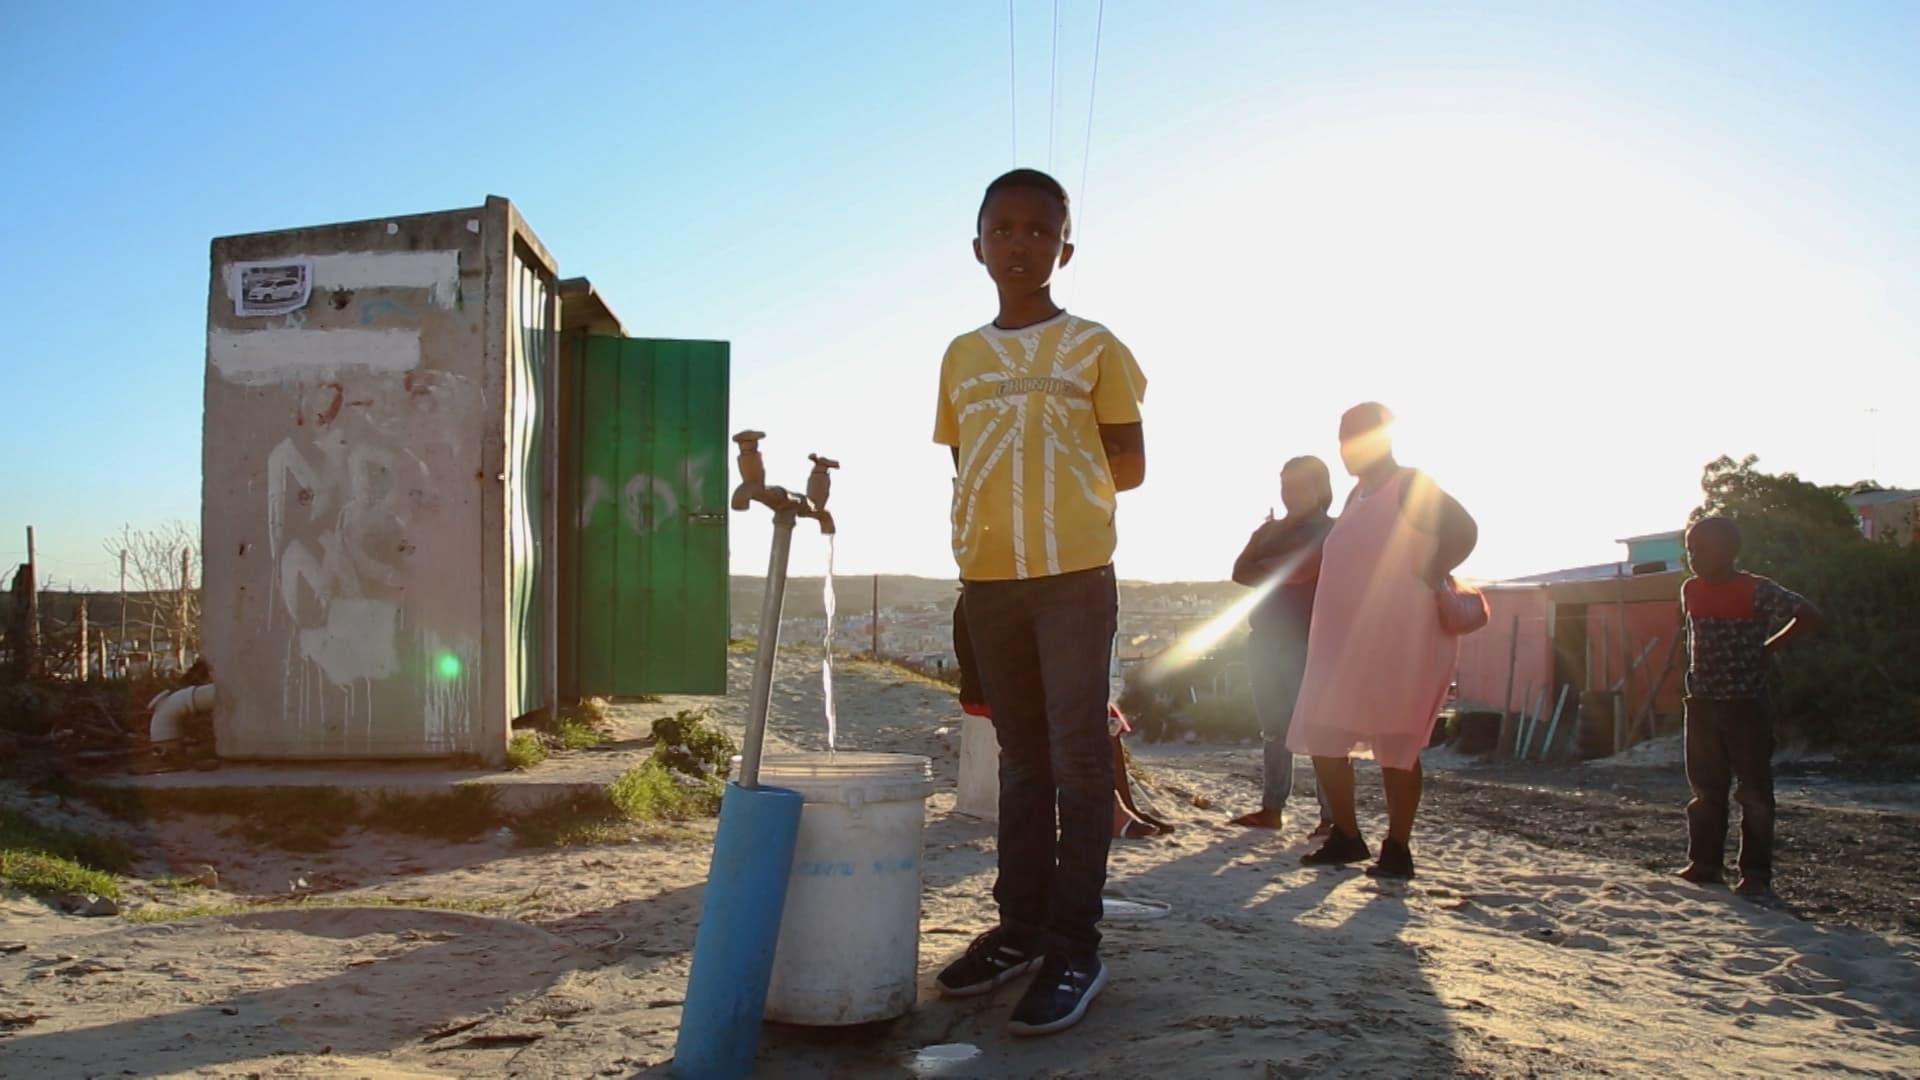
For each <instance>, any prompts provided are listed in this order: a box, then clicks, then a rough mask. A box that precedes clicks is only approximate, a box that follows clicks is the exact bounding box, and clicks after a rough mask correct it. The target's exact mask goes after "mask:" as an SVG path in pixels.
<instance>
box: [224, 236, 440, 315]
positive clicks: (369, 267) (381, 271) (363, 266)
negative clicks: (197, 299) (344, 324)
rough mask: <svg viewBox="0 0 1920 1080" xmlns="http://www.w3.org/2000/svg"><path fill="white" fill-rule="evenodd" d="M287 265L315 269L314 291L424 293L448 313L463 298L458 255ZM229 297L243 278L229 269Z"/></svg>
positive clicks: (368, 255)
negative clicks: (309, 266)
mask: <svg viewBox="0 0 1920 1080" xmlns="http://www.w3.org/2000/svg"><path fill="white" fill-rule="evenodd" d="M286 261H287V262H297V261H305V262H307V263H310V264H312V266H313V287H314V290H315V291H319V290H322V289H425V290H427V299H428V302H430V303H432V304H433V306H434V307H437V308H440V309H442V310H447V309H450V308H452V307H453V305H454V301H455V300H457V299H459V296H460V253H459V252H458V251H349V252H345V253H343V254H339V255H289V256H287V258H286ZM226 278H227V296H228V298H229V299H231V300H234V301H235V302H236V303H237V302H238V300H239V296H240V275H239V274H238V273H236V272H235V270H234V268H233V267H228V268H227V273H226Z"/></svg>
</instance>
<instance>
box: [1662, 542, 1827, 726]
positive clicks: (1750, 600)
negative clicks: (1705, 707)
mask: <svg viewBox="0 0 1920 1080" xmlns="http://www.w3.org/2000/svg"><path fill="white" fill-rule="evenodd" d="M1680 604H1681V606H1682V607H1683V608H1685V609H1686V613H1687V637H1688V639H1689V641H1691V642H1692V648H1691V649H1689V650H1688V652H1689V656H1688V664H1687V696H1689V697H1695V698H1700V699H1702V700H1706V701H1739V700H1743V699H1746V698H1757V697H1760V696H1762V695H1763V694H1764V692H1765V679H1766V663H1765V661H1766V644H1767V638H1768V637H1769V636H1770V635H1771V634H1772V633H1773V632H1774V630H1775V629H1776V628H1777V627H1778V626H1779V625H1780V624H1782V623H1785V622H1786V621H1787V620H1789V619H1791V618H1793V617H1794V616H1795V615H1796V614H1798V613H1799V611H1800V608H1801V607H1802V606H1803V605H1805V604H1806V601H1805V600H1804V599H1802V598H1801V597H1800V595H1799V594H1798V593H1795V592H1791V591H1789V590H1787V589H1783V588H1781V587H1780V586H1779V585H1777V584H1775V583H1774V582H1772V581H1770V580H1769V579H1767V578H1763V577H1760V576H1758V575H1755V574H1749V573H1746V572H1744V571H1743V572H1741V573H1738V574H1735V575H1734V576H1733V577H1731V578H1728V579H1727V580H1725V581H1708V580H1707V579H1705V578H1697V577H1696V578H1688V579H1687V582H1686V584H1685V585H1682V586H1681V587H1680Z"/></svg>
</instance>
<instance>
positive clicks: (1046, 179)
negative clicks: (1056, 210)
mask: <svg viewBox="0 0 1920 1080" xmlns="http://www.w3.org/2000/svg"><path fill="white" fill-rule="evenodd" d="M1015 188H1025V189H1026V190H1028V191H1038V192H1040V193H1042V194H1044V195H1051V196H1053V197H1054V198H1056V199H1058V200H1060V213H1061V214H1063V215H1065V217H1066V222H1065V224H1064V225H1063V226H1062V227H1061V230H1060V237H1061V239H1063V240H1064V239H1066V238H1068V237H1070V236H1072V235H1073V204H1072V203H1071V202H1070V201H1069V200H1068V199H1067V189H1066V188H1065V187H1064V186H1062V185H1061V183H1060V181H1058V180H1055V179H1054V178H1053V177H1051V176H1048V175H1047V174H1046V173H1043V172H1041V171H1040V170H1039V169H1014V170H1013V171H1011V172H1004V173H1001V174H1000V175H999V176H998V177H995V178H994V181H993V183H991V184H988V185H987V193H986V194H985V195H982V196H980V210H979V212H978V213H976V214H974V215H973V231H974V232H976V233H977V232H979V231H980V219H981V218H983V217H986V216H987V204H988V203H990V202H992V201H993V197H994V196H995V195H998V194H999V193H1000V192H1002V191H1009V190H1012V189H1015Z"/></svg>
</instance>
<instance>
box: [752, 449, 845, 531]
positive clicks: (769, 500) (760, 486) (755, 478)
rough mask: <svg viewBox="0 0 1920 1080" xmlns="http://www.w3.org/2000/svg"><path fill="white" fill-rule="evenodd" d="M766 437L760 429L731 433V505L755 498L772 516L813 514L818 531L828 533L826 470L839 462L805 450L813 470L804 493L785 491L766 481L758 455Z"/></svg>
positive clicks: (829, 487)
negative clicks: (735, 475)
mask: <svg viewBox="0 0 1920 1080" xmlns="http://www.w3.org/2000/svg"><path fill="white" fill-rule="evenodd" d="M766 437H767V436H766V433H765V432H762V431H743V432H741V433H740V434H738V435H735V436H734V437H733V441H734V442H736V443H738V444H740V457H739V463H740V486H739V487H737V488H734V489H733V501H732V506H733V508H734V509H735V510H745V509H746V508H747V507H749V506H751V505H753V504H754V503H756V502H760V503H765V504H766V505H767V506H768V508H770V509H771V510H772V511H773V513H774V517H775V518H776V519H778V518H781V517H786V518H788V519H789V520H792V519H793V518H803V517H805V518H813V519H814V520H815V521H818V522H819V523H820V531H821V532H822V533H825V534H827V535H829V536H830V535H832V534H833V532H834V524H833V515H832V514H830V513H828V512H827V497H828V495H829V494H831V492H832V486H833V479H832V476H831V475H830V474H829V473H828V472H827V470H829V469H837V468H839V467H840V463H839V462H837V461H834V460H833V459H831V458H824V457H821V456H820V455H819V454H809V455H808V459H809V460H811V461H812V462H813V472H812V473H810V474H809V475H808V476H807V492H806V494H804V495H802V494H799V493H797V492H792V491H788V490H787V489H786V488H783V487H780V486H779V485H777V484H769V483H767V466H766V461H765V460H764V459H763V458H762V457H761V456H760V440H761V439H764V438H766Z"/></svg>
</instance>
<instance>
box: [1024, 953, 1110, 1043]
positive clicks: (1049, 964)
mask: <svg viewBox="0 0 1920 1080" xmlns="http://www.w3.org/2000/svg"><path fill="white" fill-rule="evenodd" d="M1106 985H1107V966H1106V965H1105V964H1102V963H1101V962H1100V958H1099V957H1097V956H1094V957H1089V958H1087V959H1084V960H1069V959H1067V958H1066V957H1064V956H1048V957H1047V958H1046V961H1045V962H1044V963H1042V964H1041V965H1040V974H1038V975H1036V976H1034V978H1033V985H1031V986H1029V987H1027V992H1026V994H1025V995H1024V996H1023V997H1021V999H1020V1004H1018V1005H1016V1006H1014V1007H1013V1018H1012V1019H1011V1020H1008V1021H1007V1030H1008V1031H1011V1032H1012V1033H1014V1034H1015V1035H1051V1034H1053V1033H1054V1032H1056V1031H1065V1030H1066V1029H1068V1028H1070V1027H1072V1026H1073V1025H1075V1024H1077V1023H1079V1022H1080V1018H1081V1017H1083V1016H1085V1015H1087V1006H1089V1005H1091V1004H1093V999H1094V998H1096V997H1099V996H1100V991H1101V990H1103V989H1105V988H1106Z"/></svg>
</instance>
